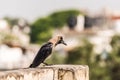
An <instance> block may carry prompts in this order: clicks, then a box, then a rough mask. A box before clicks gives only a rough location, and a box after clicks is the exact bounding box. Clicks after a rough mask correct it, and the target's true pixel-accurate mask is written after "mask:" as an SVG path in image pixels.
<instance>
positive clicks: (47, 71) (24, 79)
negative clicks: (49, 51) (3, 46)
mask: <svg viewBox="0 0 120 80" xmlns="http://www.w3.org/2000/svg"><path fill="white" fill-rule="evenodd" d="M0 80H89V68H88V66H86V65H51V66H45V67H38V68H28V69H17V70H10V71H1V72H0Z"/></svg>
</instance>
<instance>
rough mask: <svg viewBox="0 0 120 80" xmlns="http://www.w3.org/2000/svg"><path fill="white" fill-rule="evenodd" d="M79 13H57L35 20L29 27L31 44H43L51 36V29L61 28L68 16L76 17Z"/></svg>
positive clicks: (72, 11)
mask: <svg viewBox="0 0 120 80" xmlns="http://www.w3.org/2000/svg"><path fill="white" fill-rule="evenodd" d="M79 13H80V12H79V11H77V10H68V11H58V12H55V13H53V14H51V15H49V16H48V17H46V18H40V19H38V20H36V21H35V22H34V23H33V24H32V25H31V34H30V36H31V42H33V43H39V44H41V43H43V42H45V41H46V40H48V38H50V37H51V36H52V31H53V29H55V28H61V27H63V26H64V25H65V24H66V20H67V18H68V17H69V16H70V15H75V16H77V15H78V14H79Z"/></svg>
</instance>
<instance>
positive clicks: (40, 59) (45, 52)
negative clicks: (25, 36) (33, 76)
mask: <svg viewBox="0 0 120 80" xmlns="http://www.w3.org/2000/svg"><path fill="white" fill-rule="evenodd" d="M52 46H53V44H52V43H51V42H48V43H46V44H44V45H43V46H42V47H41V48H40V50H39V51H38V53H37V55H36V57H35V58H34V60H33V63H32V64H31V65H30V67H31V68H32V67H37V66H38V65H39V64H41V63H44V60H45V59H46V58H47V57H48V56H49V55H50V54H51V52H52Z"/></svg>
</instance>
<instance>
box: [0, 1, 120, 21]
mask: <svg viewBox="0 0 120 80" xmlns="http://www.w3.org/2000/svg"><path fill="white" fill-rule="evenodd" d="M103 7H108V8H110V9H113V10H119V11H120V0H0V18H2V17H5V16H12V17H23V18H25V19H27V20H29V21H32V20H35V19H36V18H38V17H42V16H45V15H48V14H50V13H51V12H54V11H56V10H61V9H70V8H73V9H74V8H75V9H86V8H87V9H90V10H91V11H99V10H101V9H102V8H103Z"/></svg>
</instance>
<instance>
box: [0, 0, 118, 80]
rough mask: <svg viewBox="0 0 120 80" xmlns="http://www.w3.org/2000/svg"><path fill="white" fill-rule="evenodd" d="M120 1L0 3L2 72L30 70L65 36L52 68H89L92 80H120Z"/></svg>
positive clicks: (1, 0) (8, 0) (22, 0)
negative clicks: (58, 37)
mask: <svg viewBox="0 0 120 80" xmlns="http://www.w3.org/2000/svg"><path fill="white" fill-rule="evenodd" d="M119 3H120V1H115V0H103V1H102V0H90V1H87V0H73V1H70V0H63V1H61V0H0V70H8V69H16V68H26V67H28V66H29V65H30V64H31V63H32V61H33V59H34V57H35V55H36V54H37V52H38V50H39V48H40V46H41V45H42V44H44V43H45V42H47V41H48V40H49V39H50V38H51V37H53V36H56V35H62V36H63V37H64V39H65V42H66V43H67V44H68V46H63V45H59V46H57V47H56V48H55V50H54V51H53V54H52V56H51V58H49V59H47V60H46V62H47V63H49V64H78V65H88V66H89V68H90V80H120V77H119V76H120V5H119Z"/></svg>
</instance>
